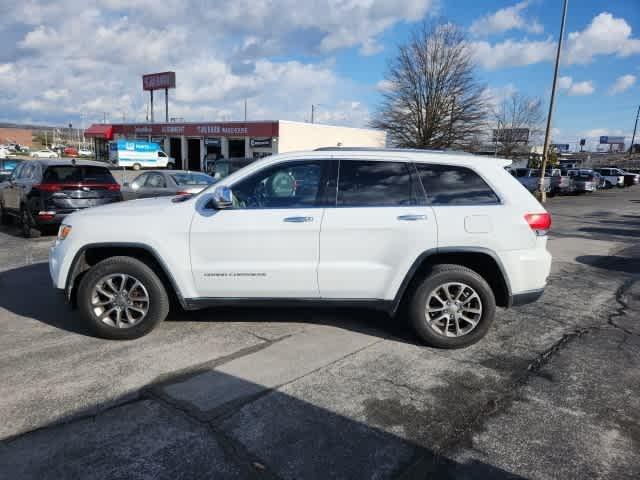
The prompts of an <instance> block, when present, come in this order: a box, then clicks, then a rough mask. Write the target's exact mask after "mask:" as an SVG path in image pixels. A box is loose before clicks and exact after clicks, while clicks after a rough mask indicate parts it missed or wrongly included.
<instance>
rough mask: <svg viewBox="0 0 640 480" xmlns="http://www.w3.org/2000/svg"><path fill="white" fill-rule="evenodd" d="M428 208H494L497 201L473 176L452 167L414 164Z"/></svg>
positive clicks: (474, 174)
mask: <svg viewBox="0 0 640 480" xmlns="http://www.w3.org/2000/svg"><path fill="white" fill-rule="evenodd" d="M416 168H417V170H418V173H419V176H420V180H421V181H422V185H423V186H424V190H425V192H426V194H427V197H428V198H429V200H430V202H431V205H494V204H497V203H500V199H499V198H498V196H497V195H496V194H495V192H494V191H493V190H492V189H491V187H489V185H487V183H486V182H485V181H484V180H483V179H482V178H481V177H480V175H478V174H477V173H476V172H474V171H473V170H471V169H470V168H466V167H458V166H454V165H428V164H420V163H417V164H416Z"/></svg>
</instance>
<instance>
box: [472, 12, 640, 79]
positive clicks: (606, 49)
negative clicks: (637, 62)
mask: <svg viewBox="0 0 640 480" xmlns="http://www.w3.org/2000/svg"><path fill="white" fill-rule="evenodd" d="M523 3H524V2H521V3H519V4H516V5H515V6H513V7H509V8H516V7H518V6H521V5H522V4H523ZM503 10H509V9H503ZM499 12H502V10H499ZM496 13H498V12H496ZM516 13H518V12H517V11H516ZM489 17H491V18H493V17H492V16H489ZM489 17H483V19H481V20H478V21H477V22H480V21H482V23H476V22H474V25H472V31H474V32H476V33H481V32H485V33H489V30H490V29H491V28H493V29H494V30H495V31H505V30H508V29H512V28H518V27H517V25H518V22H517V21H515V20H514V18H517V17H513V15H512V16H509V15H504V16H503V17H501V18H502V20H501V21H496V23H494V24H491V25H490V24H489V23H487V22H486V21H485V20H487V18H489ZM509 19H510V20H509ZM512 25H513V26H512ZM507 27H509V28H507ZM500 29H504V30H500ZM470 45H471V48H472V51H473V52H474V57H475V59H476V61H477V63H478V64H479V65H480V66H482V67H483V68H485V69H487V70H495V69H498V68H503V67H517V66H524V65H531V64H534V63H539V62H545V61H553V59H554V58H555V51H556V48H557V39H554V38H552V37H548V38H547V39H545V40H536V41H533V40H529V39H526V38H525V39H521V40H513V39H507V40H504V41H502V42H499V43H494V44H492V43H490V42H487V41H473V42H471V43H470ZM634 54H640V38H634V37H633V35H632V31H631V26H630V25H629V24H628V23H627V22H626V20H624V19H623V18H616V17H614V16H613V15H612V14H610V13H607V12H603V13H600V14H599V15H597V16H595V17H594V18H593V19H592V21H591V23H589V25H587V27H586V28H585V29H584V30H582V31H578V32H572V33H570V34H569V35H568V38H567V43H566V47H565V48H564V50H563V60H564V61H566V62H567V63H569V64H585V63H589V62H591V61H592V60H593V59H594V58H595V57H597V56H601V55H617V56H618V57H628V56H630V55H634Z"/></svg>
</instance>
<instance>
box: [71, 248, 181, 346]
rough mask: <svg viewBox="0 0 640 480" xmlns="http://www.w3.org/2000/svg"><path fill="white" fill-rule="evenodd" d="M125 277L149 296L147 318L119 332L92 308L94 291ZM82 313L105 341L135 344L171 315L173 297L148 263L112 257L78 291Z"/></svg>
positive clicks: (94, 267)
mask: <svg viewBox="0 0 640 480" xmlns="http://www.w3.org/2000/svg"><path fill="white" fill-rule="evenodd" d="M118 273H122V274H125V275H129V276H131V277H134V279H136V280H138V281H139V282H140V283H141V284H142V285H143V286H144V288H146V290H147V292H148V295H149V307H148V312H147V314H146V316H144V317H143V318H142V320H140V322H139V323H136V324H134V325H133V326H131V327H127V328H117V327H115V326H111V325H107V324H106V323H104V322H103V321H101V320H100V319H99V318H98V316H97V315H96V313H95V312H94V309H93V308H92V305H91V297H92V291H93V288H94V287H95V286H96V284H97V283H98V282H99V281H100V280H101V279H103V278H104V277H105V276H107V275H110V274H118ZM78 309H79V310H80V312H81V313H82V315H83V316H84V318H86V319H87V321H88V323H89V327H90V328H91V330H92V331H93V332H94V333H95V334H96V335H98V336H99V337H102V338H108V339H111V340H132V339H135V338H140V337H142V336H144V335H146V334H147V333H149V332H150V331H151V330H153V329H154V328H155V327H156V326H157V325H158V324H159V323H160V322H162V321H163V320H164V319H165V318H166V317H167V314H168V313H169V296H168V295H167V291H166V289H165V287H164V285H163V284H162V281H161V280H160V278H159V277H158V275H157V274H156V273H155V272H154V271H153V269H152V268H150V267H149V266H148V265H146V264H145V263H143V262H141V261H140V260H137V259H135V258H132V257H111V258H107V259H106V260H103V261H101V262H100V263H97V264H96V265H94V266H93V267H91V269H90V270H89V271H88V272H87V273H86V274H85V275H84V276H83V277H82V280H81V281H80V285H79V287H78Z"/></svg>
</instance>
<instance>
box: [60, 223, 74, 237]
mask: <svg viewBox="0 0 640 480" xmlns="http://www.w3.org/2000/svg"><path fill="white" fill-rule="evenodd" d="M70 233H71V227H70V226H69V225H65V224H62V225H60V229H59V230H58V240H60V241H62V240H64V239H65V238H67V237H68V236H69V234H70Z"/></svg>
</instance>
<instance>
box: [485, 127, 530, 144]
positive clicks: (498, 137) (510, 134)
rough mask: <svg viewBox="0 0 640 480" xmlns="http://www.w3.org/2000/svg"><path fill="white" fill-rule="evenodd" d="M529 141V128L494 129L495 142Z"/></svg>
mask: <svg viewBox="0 0 640 480" xmlns="http://www.w3.org/2000/svg"><path fill="white" fill-rule="evenodd" d="M528 141H529V129H528V128H500V129H495V130H493V142H494V143H496V142H500V143H527V142H528Z"/></svg>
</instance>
